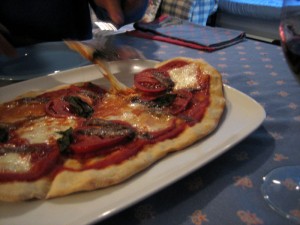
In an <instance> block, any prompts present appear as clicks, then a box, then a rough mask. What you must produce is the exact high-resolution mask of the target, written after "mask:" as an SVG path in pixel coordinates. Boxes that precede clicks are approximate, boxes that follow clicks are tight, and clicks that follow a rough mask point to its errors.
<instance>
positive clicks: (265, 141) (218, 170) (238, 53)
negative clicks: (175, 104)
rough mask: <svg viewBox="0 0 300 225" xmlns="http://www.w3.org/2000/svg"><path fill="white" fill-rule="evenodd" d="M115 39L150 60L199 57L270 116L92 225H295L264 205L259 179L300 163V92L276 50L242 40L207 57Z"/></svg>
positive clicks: (122, 36) (181, 49) (147, 42)
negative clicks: (197, 165)
mask: <svg viewBox="0 0 300 225" xmlns="http://www.w3.org/2000/svg"><path fill="white" fill-rule="evenodd" d="M115 41H116V43H118V44H125V45H130V46H132V47H135V48H136V49H138V50H139V51H141V52H142V53H143V54H144V56H145V57H146V58H148V59H154V60H159V61H161V60H166V59H169V58H172V57H176V56H185V57H192V58H204V59H205V60H206V61H208V62H209V63H210V64H212V65H213V66H214V67H215V68H217V69H218V70H219V71H220V73H221V74H222V75H223V81H224V83H225V84H228V85H230V86H232V87H234V88H236V89H238V90H240V91H242V92H244V93H245V94H247V95H249V96H251V97H252V98H253V99H255V100H256V101H257V102H259V103H260V104H261V105H262V106H263V107H264V108H265V111H266V114H267V117H266V119H265V121H264V122H263V124H262V125H261V126H260V127H259V128H258V129H257V130H256V131H255V132H253V133H252V134H251V135H249V136H248V137H247V138H246V139H245V140H243V141H242V142H241V143H239V144H238V145H237V146H235V147H233V148H232V149H231V150H229V151H228V152H226V153H225V154H223V155H222V156H221V157H219V158H217V159H216V160H214V161H213V162H211V163H209V164H208V165H206V166H205V167H202V168H201V169H199V170H197V171H195V172H194V173H192V174H190V175H189V176H187V177H185V178H184V179H182V180H180V181H178V182H176V183H174V184H172V185H171V186H169V187H167V188H165V189H164V190H162V191H160V192H158V193H156V194H154V195H152V196H151V197H148V198H146V199H144V200H143V201H141V202H139V203H137V204H135V205H133V206H131V207H130V208H128V209H126V210H124V211H122V212H120V213H118V214H116V215H114V216H112V217H110V218H108V219H106V220H104V221H102V222H99V223H97V225H104V224H105V225H110V224H111V225H112V224H113V225H118V224H131V225H138V224H139V225H144V224H145V225H146V224H147V225H152V224H153V225H154V224H155V225H156V224H168V225H171V224H174V225H175V224H176V225H178V224H181V225H205V224H235V225H239V224H240V225H258V224H270V225H271V224H272V225H276V224H278V225H279V224H280V225H282V224H293V223H292V222H290V221H288V220H286V219H285V218H283V217H282V216H281V215H279V214H277V213H276V212H275V211H273V210H272V209H271V208H270V207H269V206H268V204H267V203H266V202H265V200H264V199H263V196H262V194H261V190H260V188H261V184H262V177H263V176H265V175H266V174H267V173H268V172H270V171H271V170H272V169H274V168H277V167H281V166H285V165H299V164H300V151H299V149H298V146H299V144H300V139H299V138H298V136H299V133H300V98H299V97H298V96H300V87H299V84H298V83H297V81H296V80H295V78H294V77H293V75H292V74H291V72H290V71H289V68H288V66H287V64H286V62H285V59H284V56H283V53H282V50H281V48H280V46H276V45H272V44H269V43H263V42H260V41H255V40H250V39H246V40H245V41H243V42H241V43H239V44H236V45H233V46H230V47H227V48H224V49H221V50H218V51H215V52H212V53H208V52H203V51H199V50H194V49H191V48H186V47H181V46H176V45H173V44H169V43H165V42H159V41H153V40H147V39H141V38H135V37H129V36H127V35H126V34H119V35H118V36H117V37H115ZM245 120H247V118H245Z"/></svg>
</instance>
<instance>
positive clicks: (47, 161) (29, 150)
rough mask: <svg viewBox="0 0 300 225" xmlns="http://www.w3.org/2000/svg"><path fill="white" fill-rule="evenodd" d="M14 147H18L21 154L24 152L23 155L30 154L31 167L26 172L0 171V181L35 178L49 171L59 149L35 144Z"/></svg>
mask: <svg viewBox="0 0 300 225" xmlns="http://www.w3.org/2000/svg"><path fill="white" fill-rule="evenodd" d="M16 148H19V149H18V152H19V153H20V154H21V155H22V154H24V157H25V155H26V154H28V155H30V162H31V163H32V167H31V169H30V170H29V171H28V172H24V173H21V172H20V173H16V172H1V173H0V182H7V181H15V180H17V181H32V180H36V179H38V178H40V177H42V176H44V175H46V174H48V173H49V172H51V171H52V170H53V168H55V164H56V163H57V162H58V158H59V150H58V148H57V147H55V146H48V145H46V144H36V145H28V146H21V147H16Z"/></svg>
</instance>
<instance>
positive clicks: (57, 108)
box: [46, 98, 72, 117]
mask: <svg viewBox="0 0 300 225" xmlns="http://www.w3.org/2000/svg"><path fill="white" fill-rule="evenodd" d="M46 113H47V114H48V115H50V116H53V117H68V116H71V115H72V112H71V111H70V104H69V103H68V102H66V101H64V100H63V99H62V98H55V99H53V100H52V101H50V102H48V103H47V104H46Z"/></svg>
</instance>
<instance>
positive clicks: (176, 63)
mask: <svg viewBox="0 0 300 225" xmlns="http://www.w3.org/2000/svg"><path fill="white" fill-rule="evenodd" d="M187 64H189V63H188V62H186V61H184V60H173V61H171V62H169V63H167V64H165V65H163V66H161V67H159V69H160V70H163V71H167V70H169V69H175V68H180V67H183V66H185V65H187Z"/></svg>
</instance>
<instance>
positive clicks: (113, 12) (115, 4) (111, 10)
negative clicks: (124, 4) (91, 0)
mask: <svg viewBox="0 0 300 225" xmlns="http://www.w3.org/2000/svg"><path fill="white" fill-rule="evenodd" d="M95 3H96V5H98V6H100V7H102V8H104V9H105V10H106V11H107V12H108V15H109V17H110V18H111V20H112V22H113V23H114V24H116V25H122V24H123V23H124V15H123V11H122V8H121V2H120V0H95Z"/></svg>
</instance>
